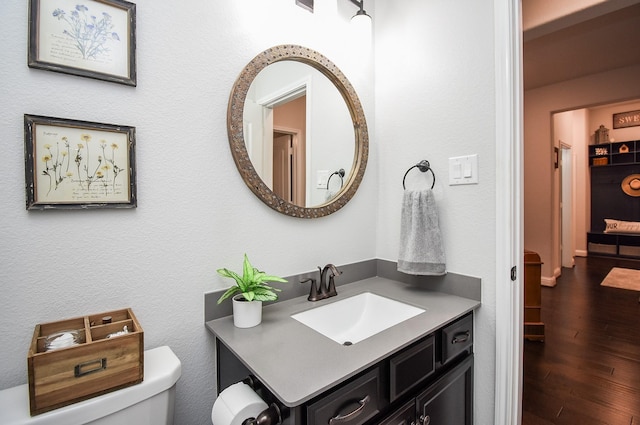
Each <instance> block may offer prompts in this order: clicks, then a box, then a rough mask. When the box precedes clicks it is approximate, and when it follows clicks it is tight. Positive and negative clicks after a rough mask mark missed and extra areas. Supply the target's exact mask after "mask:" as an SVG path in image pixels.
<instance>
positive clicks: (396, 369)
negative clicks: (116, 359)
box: [216, 312, 473, 425]
mask: <svg viewBox="0 0 640 425" xmlns="http://www.w3.org/2000/svg"><path fill="white" fill-rule="evenodd" d="M216 346H217V349H216V352H217V376H218V391H221V390H222V389H224V388H226V387H227V386H228V385H231V384H233V383H235V382H238V381H239V380H243V379H245V378H246V376H247V375H250V372H249V370H248V369H247V368H246V367H245V366H244V364H243V363H242V362H241V361H240V359H238V358H237V357H235V355H234V354H233V353H232V352H231V351H230V350H229V349H228V348H227V347H226V346H225V345H224V344H222V343H221V342H220V341H219V340H217V344H216ZM254 384H255V385H254V389H255V390H256V392H257V393H258V394H259V395H260V396H261V397H262V398H263V399H264V400H265V401H266V402H267V403H276V404H279V405H280V406H281V408H282V409H281V410H282V413H283V420H282V424H283V425H326V424H330V425H434V424H438V425H440V424H442V425H471V424H472V422H473V313H472V312H471V313H468V314H467V315H465V316H463V317H461V318H459V319H457V320H456V321H454V322H452V323H449V324H447V325H446V326H443V327H442V328H440V329H438V330H437V331H436V332H434V333H432V334H430V335H427V336H425V337H424V338H422V339H420V340H419V341H416V342H415V343H413V344H411V345H410V346H408V347H406V348H404V349H402V350H400V351H399V352H397V353H394V354H392V355H390V356H389V357H387V358H385V359H383V360H381V361H379V362H378V363H377V364H375V365H374V366H372V367H370V368H368V369H367V370H365V371H363V372H361V373H359V374H357V375H356V376H354V377H353V378H350V379H348V380H346V381H345V382H342V383H340V384H338V385H337V386H336V387H334V388H332V389H330V390H328V391H326V392H324V393H323V394H321V395H319V396H317V397H315V398H313V399H311V400H310V401H308V402H307V403H305V404H303V405H301V406H295V407H285V406H283V405H282V404H281V403H279V401H278V400H277V398H276V397H275V396H274V395H273V394H272V393H270V392H269V391H268V389H267V386H266V385H262V383H260V382H259V378H258V379H256V381H255V383H254Z"/></svg>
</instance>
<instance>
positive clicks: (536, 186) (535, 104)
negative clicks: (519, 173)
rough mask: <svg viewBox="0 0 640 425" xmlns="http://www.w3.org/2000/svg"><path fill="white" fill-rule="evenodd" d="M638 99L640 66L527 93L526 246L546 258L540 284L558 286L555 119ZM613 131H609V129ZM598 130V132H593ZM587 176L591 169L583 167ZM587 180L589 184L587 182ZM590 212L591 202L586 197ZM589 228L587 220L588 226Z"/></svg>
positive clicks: (525, 108) (639, 93)
mask: <svg viewBox="0 0 640 425" xmlns="http://www.w3.org/2000/svg"><path fill="white" fill-rule="evenodd" d="M638 97H640V67H639V66H634V67H627V68H621V69H616V70H613V71H609V72H605V73H601V74H595V75H591V76H588V77H584V78H579V79H575V80H570V81H565V82H562V83H558V84H553V85H550V86H546V87H540V88H537V89H533V90H528V91H526V92H525V95H524V153H525V161H524V242H525V248H526V249H529V250H532V251H535V252H537V253H538V254H539V255H540V257H541V258H542V261H543V265H542V279H543V281H544V282H546V283H547V284H554V283H555V278H556V275H555V271H557V270H559V268H560V264H559V256H558V255H557V246H558V237H559V234H558V232H557V220H558V215H557V213H556V211H557V209H556V208H555V206H554V205H556V204H555V202H554V199H555V193H557V187H556V184H555V180H554V179H555V177H556V174H555V170H554V169H553V161H552V157H553V146H554V141H553V134H552V121H553V120H552V115H553V114H554V113H556V112H562V111H567V110H571V109H580V108H584V107H588V106H594V105H602V104H605V103H613V102H619V101H623V100H629V99H637V98H638ZM609 128H611V127H609ZM593 131H595V129H593ZM584 172H585V173H587V172H588V169H587V168H586V167H585V171H584ZM585 180H586V181H587V182H588V179H586V177H585ZM585 199H586V202H587V203H586V206H587V207H588V205H589V204H588V202H589V198H588V195H586V197H585ZM588 225H589V221H588V217H587V221H586V226H588Z"/></svg>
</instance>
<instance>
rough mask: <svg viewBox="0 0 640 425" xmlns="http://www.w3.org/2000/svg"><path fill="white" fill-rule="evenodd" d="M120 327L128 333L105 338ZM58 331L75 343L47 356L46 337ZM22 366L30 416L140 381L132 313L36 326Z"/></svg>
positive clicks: (139, 337)
mask: <svg viewBox="0 0 640 425" xmlns="http://www.w3.org/2000/svg"><path fill="white" fill-rule="evenodd" d="M105 318H106V320H104V322H105V323H104V324H103V319H105ZM109 321H110V323H108V322H109ZM124 326H126V327H127V330H128V333H126V334H122V335H118V336H113V335H112V336H110V337H109V335H111V334H114V333H116V332H120V331H122V330H123V328H124ZM63 331H73V333H75V334H77V336H78V338H77V342H78V344H77V345H74V346H70V347H67V348H59V349H55V350H49V351H46V341H47V337H49V336H51V335H55V334H57V333H60V332H63ZM27 364H28V371H29V404H30V409H31V415H37V414H40V413H43V412H47V411H49V410H53V409H57V408H59V407H62V406H66V405H69V404H72V403H76V402H78V401H81V400H86V399H88V398H91V397H95V396H98V395H101V394H104V393H108V392H111V391H114V390H117V389H120V388H124V387H127V386H130V385H133V384H137V383H140V382H142V379H143V373H144V333H143V330H142V327H141V326H140V323H138V320H137V319H136V317H135V315H134V314H133V311H131V309H123V310H116V311H109V312H105V313H99V314H94V315H91V316H84V317H77V318H73V319H67V320H62V321H59V322H51V323H43V324H39V325H36V328H35V331H34V332H33V339H32V341H31V346H30V347H29V353H28V356H27Z"/></svg>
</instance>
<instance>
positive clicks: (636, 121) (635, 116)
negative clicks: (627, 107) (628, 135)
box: [613, 111, 640, 128]
mask: <svg viewBox="0 0 640 425" xmlns="http://www.w3.org/2000/svg"><path fill="white" fill-rule="evenodd" d="M639 125H640V111H630V112H621V113H619V114H613V128H625V127H636V126H639Z"/></svg>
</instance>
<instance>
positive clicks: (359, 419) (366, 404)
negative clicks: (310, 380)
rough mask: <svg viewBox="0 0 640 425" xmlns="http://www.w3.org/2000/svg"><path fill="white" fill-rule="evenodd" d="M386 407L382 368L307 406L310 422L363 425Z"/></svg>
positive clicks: (324, 424) (317, 424)
mask: <svg viewBox="0 0 640 425" xmlns="http://www.w3.org/2000/svg"><path fill="white" fill-rule="evenodd" d="M384 407H385V401H384V398H383V397H382V393H381V384H380V371H379V369H378V368H376V369H373V370H371V371H370V372H367V373H366V374H364V375H362V376H361V377H359V378H356V379H355V380H353V381H351V382H350V383H348V384H347V385H345V386H344V387H342V388H340V389H338V390H336V391H334V392H332V393H331V394H329V395H327V396H326V397H323V398H322V399H320V400H318V401H316V402H315V403H312V404H311V405H309V407H308V408H307V424H308V425H359V424H363V423H365V422H366V421H367V420H369V419H371V418H373V417H374V416H375V415H377V414H378V413H379V412H380V410H381V409H382V408H384Z"/></svg>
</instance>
